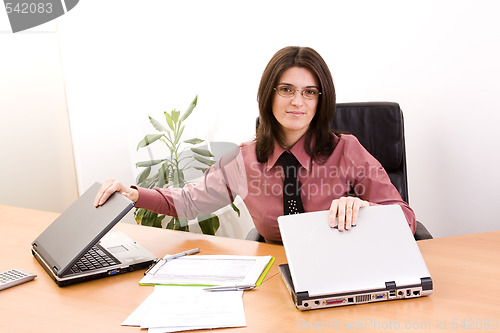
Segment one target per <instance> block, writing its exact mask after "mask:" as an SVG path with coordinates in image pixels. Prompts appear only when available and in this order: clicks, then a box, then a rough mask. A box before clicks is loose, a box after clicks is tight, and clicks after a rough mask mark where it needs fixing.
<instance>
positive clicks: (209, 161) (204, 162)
mask: <svg viewBox="0 0 500 333" xmlns="http://www.w3.org/2000/svg"><path fill="white" fill-rule="evenodd" d="M193 157H194V159H195V160H197V161H198V162H200V163H203V164H205V165H208V166H211V165H212V164H214V163H215V162H214V161H211V160H208V159H206V158H204V157H201V156H198V155H193Z"/></svg>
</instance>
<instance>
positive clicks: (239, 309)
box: [122, 286, 246, 332]
mask: <svg viewBox="0 0 500 333" xmlns="http://www.w3.org/2000/svg"><path fill="white" fill-rule="evenodd" d="M242 295H243V292H242V291H224V292H207V291H205V290H203V287H174V286H156V287H155V289H154V292H153V293H152V294H151V295H150V296H149V297H148V298H147V299H146V300H145V301H144V302H143V303H142V304H141V305H140V306H139V307H138V308H137V309H136V310H135V311H134V312H133V313H132V314H131V315H130V316H129V317H128V318H127V319H126V320H125V321H124V322H123V323H122V325H124V326H140V327H141V328H149V329H150V330H151V332H176V331H181V330H192V329H204V328H219V327H242V326H246V320H245V312H244V309H243V299H242Z"/></svg>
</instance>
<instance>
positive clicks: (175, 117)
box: [172, 110, 181, 123]
mask: <svg viewBox="0 0 500 333" xmlns="http://www.w3.org/2000/svg"><path fill="white" fill-rule="evenodd" d="M180 114H181V112H180V111H177V110H172V121H173V122H174V123H177V121H178V120H179V116H180Z"/></svg>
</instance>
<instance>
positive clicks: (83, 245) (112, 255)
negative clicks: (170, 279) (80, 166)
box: [31, 183, 156, 286]
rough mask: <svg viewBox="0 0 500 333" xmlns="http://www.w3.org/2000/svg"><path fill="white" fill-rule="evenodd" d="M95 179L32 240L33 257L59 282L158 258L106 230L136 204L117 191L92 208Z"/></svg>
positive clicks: (131, 268)
mask: <svg viewBox="0 0 500 333" xmlns="http://www.w3.org/2000/svg"><path fill="white" fill-rule="evenodd" d="M100 187H101V185H100V184H99V183H95V184H94V185H92V186H91V187H90V188H89V189H88V190H87V191H85V193H83V194H82V195H81V196H80V197H79V198H78V199H77V200H76V201H75V202H74V203H73V204H72V205H71V206H70V207H69V208H68V209H66V210H65V211H64V212H63V213H62V214H61V215H60V216H59V217H58V218H57V219H56V220H54V222H52V224H51V225H49V226H48V227H47V229H45V230H44V231H43V232H42V233H41V234H40V235H39V236H38V237H37V238H36V239H35V240H34V241H33V242H32V244H31V251H32V254H33V256H34V257H35V258H36V259H37V260H38V262H39V263H40V264H41V265H42V267H43V268H44V269H45V270H46V271H47V273H48V274H49V275H50V276H51V277H52V279H54V281H55V282H56V283H57V284H58V285H59V286H65V285H69V284H74V283H78V282H83V281H87V280H94V279H97V278H102V277H106V276H111V275H116V274H121V273H125V272H130V271H134V270H137V269H142V268H146V267H148V266H149V265H150V264H151V263H152V262H153V261H154V260H155V259H156V258H155V257H154V256H153V255H152V254H151V253H150V252H149V251H147V250H146V249H144V248H143V247H142V246H140V245H139V244H138V243H137V242H135V241H133V240H132V239H130V238H129V237H128V236H126V235H125V234H123V233H120V232H111V233H109V234H107V233H108V231H109V230H110V229H111V228H112V227H113V226H114V225H115V224H116V223H118V221H120V219H122V218H123V216H125V214H127V213H128V212H129V211H130V209H132V207H133V206H134V203H133V202H132V201H130V200H129V199H127V198H126V197H125V196H123V195H121V194H120V193H114V194H113V195H112V196H111V197H110V198H109V199H108V201H107V202H106V203H105V204H104V205H102V206H99V207H97V208H96V207H94V205H93V201H94V198H95V196H96V194H97V192H98V190H99V188H100Z"/></svg>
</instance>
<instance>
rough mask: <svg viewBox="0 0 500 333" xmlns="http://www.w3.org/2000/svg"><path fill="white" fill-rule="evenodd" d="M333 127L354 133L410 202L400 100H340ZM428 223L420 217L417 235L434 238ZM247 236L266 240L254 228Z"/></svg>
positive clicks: (252, 238)
mask: <svg viewBox="0 0 500 333" xmlns="http://www.w3.org/2000/svg"><path fill="white" fill-rule="evenodd" d="M331 128H332V129H334V130H336V131H340V132H347V133H352V134H353V135H355V136H356V137H357V138H358V140H359V141H360V142H361V144H362V145H363V146H364V147H365V148H366V150H368V151H369V152H370V153H371V154H372V155H373V156H374V157H375V158H376V159H377V160H378V161H379V162H380V163H381V164H382V166H383V167H384V168H385V170H386V172H387V173H388V175H389V177H390V179H391V181H392V183H393V184H394V186H395V187H396V188H397V190H398V191H399V193H400V194H401V198H402V199H403V200H404V201H405V202H407V203H409V201H408V200H409V199H408V179H407V174H406V151H405V136H404V122H403V112H402V111H401V108H400V107H399V104H397V103H390V102H366V103H339V104H337V110H336V113H335V119H333V121H332V124H331ZM431 238H432V235H431V234H430V233H429V231H428V230H427V229H426V228H425V226H424V225H423V224H422V223H420V222H418V221H417V229H416V232H415V239H416V240H422V239H431ZM246 239H251V240H258V241H263V240H264V239H263V237H262V236H261V235H260V234H259V233H258V232H257V230H256V229H253V230H251V231H250V232H249V234H248V236H247V238H246Z"/></svg>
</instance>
